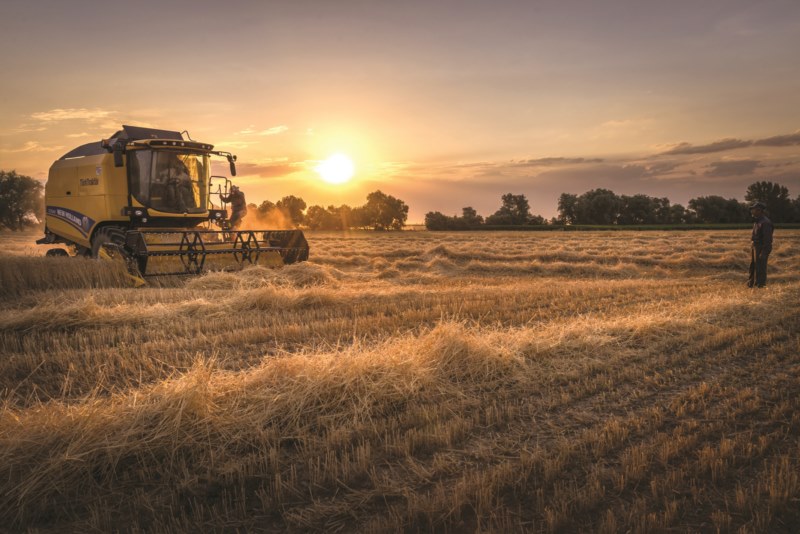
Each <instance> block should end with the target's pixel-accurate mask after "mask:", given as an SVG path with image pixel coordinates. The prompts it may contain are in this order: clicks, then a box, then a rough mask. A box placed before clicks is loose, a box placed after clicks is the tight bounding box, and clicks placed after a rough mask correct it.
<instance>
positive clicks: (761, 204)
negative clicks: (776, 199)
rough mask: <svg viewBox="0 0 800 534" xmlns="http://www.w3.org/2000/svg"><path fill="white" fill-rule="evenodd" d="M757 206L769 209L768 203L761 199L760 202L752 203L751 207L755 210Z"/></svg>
mask: <svg viewBox="0 0 800 534" xmlns="http://www.w3.org/2000/svg"><path fill="white" fill-rule="evenodd" d="M756 208H760V209H762V210H765V209H767V205H766V204H764V203H763V202H761V201H758V202H753V203H752V204H750V209H751V210H754V209H756Z"/></svg>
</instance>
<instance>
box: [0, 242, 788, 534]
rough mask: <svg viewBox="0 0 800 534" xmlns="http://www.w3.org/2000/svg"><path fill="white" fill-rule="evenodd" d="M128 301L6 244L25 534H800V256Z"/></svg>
mask: <svg viewBox="0 0 800 534" xmlns="http://www.w3.org/2000/svg"><path fill="white" fill-rule="evenodd" d="M307 237H308V239H309V243H310V246H311V260H312V261H310V262H308V263H304V264H299V265H292V266H288V267H286V268H283V269H280V270H270V269H265V268H260V267H252V268H248V269H246V270H244V271H241V272H235V273H209V274H207V275H204V276H202V277H198V278H194V279H188V280H186V279H170V280H168V281H163V282H155V283H154V284H152V285H151V286H150V287H146V288H139V289H134V288H131V287H128V285H127V284H128V282H127V279H126V277H125V276H124V275H123V274H122V273H120V272H117V271H115V270H114V267H113V266H109V265H107V264H103V263H100V262H95V261H90V260H83V259H74V258H44V257H42V256H41V254H43V251H36V249H35V248H33V247H32V246H31V243H32V241H33V239H34V236H33V234H22V235H17V234H2V235H0V239H2V242H3V245H4V246H3V248H4V249H6V250H7V251H9V250H10V251H11V252H5V253H4V254H3V255H2V256H0V302H2V307H1V308H0V354H2V356H0V402H1V403H2V405H0V525H5V528H9V529H12V530H37V531H90V530H100V531H109V530H145V531H155V532H159V531H176V530H187V531H207V530H237V529H238V530H253V531H266V532H273V531H274V532H285V531H290V532H308V531H324V532H330V531H343V532H387V531H388V532H392V531H442V532H465V531H466V532H471V531H494V532H521V531H524V532H581V531H583V532H586V531H595V532H625V531H635V532H642V531H656V532H657V531H680V532H684V531H709V532H715V531H723V532H736V531H741V532H795V531H796V528H797V525H798V524H800V410H798V408H800V273H798V266H800V231H798V230H780V229H779V230H776V233H775V250H774V252H773V254H772V257H771V260H770V271H769V287H768V288H767V289H765V290H750V289H747V288H746V287H745V283H744V282H745V280H746V270H747V266H748V264H749V244H748V237H749V235H748V232H747V231H741V230H737V231H721V230H720V231H697V232H679V233H678V232H676V233H670V232H643V233H635V232H597V233H579V232H569V233H565V232H552V233H551V232H547V233H531V234H526V233H490V232H484V233H428V232H404V233H354V234H339V233H330V234H328V233H311V234H310V235H308V236H307Z"/></svg>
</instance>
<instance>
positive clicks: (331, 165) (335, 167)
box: [314, 153, 355, 184]
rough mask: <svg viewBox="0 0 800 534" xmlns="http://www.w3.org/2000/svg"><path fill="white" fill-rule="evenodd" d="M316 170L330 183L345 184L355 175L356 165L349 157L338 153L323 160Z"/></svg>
mask: <svg viewBox="0 0 800 534" xmlns="http://www.w3.org/2000/svg"><path fill="white" fill-rule="evenodd" d="M314 170H315V171H317V173H319V175H320V178H322V179H323V180H324V181H326V182H328V183H329V184H343V183H345V182H348V181H350V178H352V177H353V173H354V172H355V166H354V165H353V160H351V159H350V158H349V157H347V156H345V155H344V154H338V153H337V154H333V155H332V156H330V157H329V158H328V159H326V160H325V161H322V162H321V163H320V164H319V165H317V166H316V167H315V168H314Z"/></svg>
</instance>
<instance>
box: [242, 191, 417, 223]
mask: <svg viewBox="0 0 800 534" xmlns="http://www.w3.org/2000/svg"><path fill="white" fill-rule="evenodd" d="M251 212H252V213H254V215H255V218H256V220H257V221H259V222H263V223H264V224H278V225H282V226H287V225H291V226H298V227H299V226H304V227H306V228H309V229H311V230H347V229H351V228H357V229H372V230H402V229H403V227H404V226H405V224H406V220H407V219H408V205H407V204H406V203H405V202H403V201H402V200H400V199H399V198H395V197H393V196H392V195H387V194H386V193H384V192H382V191H380V190H378V191H373V192H372V193H370V194H368V195H367V202H366V203H365V204H364V205H362V206H356V207H350V206H348V205H347V204H342V205H341V206H333V205H331V206H328V207H327V208H326V207H323V206H319V205H314V206H310V207H308V206H307V205H306V202H305V201H304V200H303V199H302V198H300V197H296V196H294V195H289V196H285V197H283V198H282V199H280V200H279V201H278V202H275V203H273V202H271V201H269V200H265V201H263V202H262V203H261V204H260V205H258V206H256V205H255V204H250V205H248V215H249V214H250V213H251Z"/></svg>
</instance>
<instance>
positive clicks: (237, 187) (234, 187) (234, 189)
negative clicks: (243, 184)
mask: <svg viewBox="0 0 800 534" xmlns="http://www.w3.org/2000/svg"><path fill="white" fill-rule="evenodd" d="M238 190H239V186H238V185H232V186H231V191H238Z"/></svg>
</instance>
